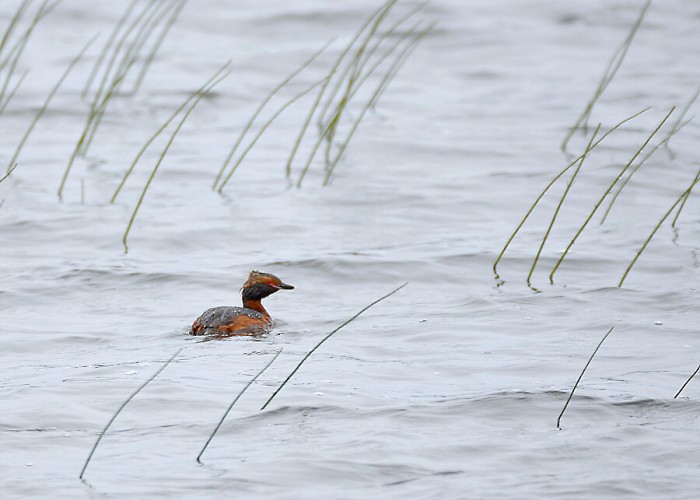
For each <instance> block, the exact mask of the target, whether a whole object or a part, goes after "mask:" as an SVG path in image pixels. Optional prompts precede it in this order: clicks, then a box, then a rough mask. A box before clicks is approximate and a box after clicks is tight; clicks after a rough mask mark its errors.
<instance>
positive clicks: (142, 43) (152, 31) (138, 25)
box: [58, 0, 186, 199]
mask: <svg viewBox="0 0 700 500" xmlns="http://www.w3.org/2000/svg"><path fill="white" fill-rule="evenodd" d="M185 2H186V0H166V1H163V2H146V3H145V5H143V7H142V8H141V9H140V10H138V9H137V6H138V4H139V3H141V2H139V1H138V0H132V1H131V3H129V5H128V6H127V8H126V10H125V11H124V14H123V15H122V17H121V18H120V19H119V21H118V22H117V24H116V26H115V27H114V30H113V31H112V33H111V34H110V36H109V38H108V39H107V41H106V43H105V45H104V47H103V48H102V51H101V53H100V55H99V57H98V58H97V60H96V62H95V65H94V66H93V68H92V71H91V72H90V75H89V76H88V78H87V80H86V82H85V86H84V88H83V91H82V96H83V98H84V99H87V100H88V102H89V109H88V113H87V118H86V122H85V125H84V127H83V129H82V131H81V133H80V136H79V138H78V140H77V142H76V144H75V147H74V148H73V153H72V154H71V156H70V159H69V160H68V164H67V165H66V168H65V170H64V173H63V177H62V178H61V182H60V185H59V187H58V197H59V199H60V198H62V197H63V191H64V188H65V186H66V181H67V180H68V176H69V174H70V171H71V168H72V166H73V163H74V162H75V159H76V158H77V157H78V156H82V157H85V156H86V155H87V153H88V150H89V148H90V146H91V144H92V142H93V139H94V137H95V134H96V133H97V130H98V128H99V126H100V124H101V123H102V119H103V117H104V115H105V113H106V111H107V107H108V105H109V103H110V102H111V100H112V98H113V97H114V96H116V95H119V94H120V93H124V94H127V95H128V94H134V93H135V92H136V91H138V89H139V88H140V86H141V83H142V81H143V79H144V77H145V75H146V72H147V71H148V68H149V67H150V65H151V63H152V61H153V59H154V57H155V54H156V52H157V51H158V49H159V48H160V46H161V44H162V42H163V40H164V39H165V36H166V35H167V33H168V31H169V30H170V28H171V27H172V26H173V24H174V23H175V20H176V19H177V17H178V15H179V14H180V12H181V10H182V8H183V7H184V5H185ZM139 63H140V66H139ZM139 67H140V69H139V70H138V72H137V74H136V75H135V76H134V77H133V79H131V80H129V76H130V74H131V73H132V72H136V69H137V68H139ZM100 74H101V78H99V83H98V84H97V86H96V88H95V89H94V90H92V89H93V84H94V83H95V81H96V80H97V79H98V78H97V77H98V76H99V75H100ZM129 82H130V83H131V88H130V90H125V89H124V87H125V85H126V83H129ZM91 91H92V96H90V92H91Z"/></svg>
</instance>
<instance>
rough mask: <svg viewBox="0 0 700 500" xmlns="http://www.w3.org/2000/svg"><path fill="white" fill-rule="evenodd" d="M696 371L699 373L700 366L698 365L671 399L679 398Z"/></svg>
mask: <svg viewBox="0 0 700 500" xmlns="http://www.w3.org/2000/svg"><path fill="white" fill-rule="evenodd" d="M698 371H700V365H698V367H697V368H696V369H695V371H694V372H693V374H692V375H691V376H690V377H688V380H686V381H685V384H683V386H682V387H681V388H680V389H678V392H677V393H676V395H675V396H673V399H676V398H677V397H678V396H680V394H681V392H683V389H685V386H686V385H688V384H689V383H690V381H691V380H693V377H694V376H695V375H697V373H698Z"/></svg>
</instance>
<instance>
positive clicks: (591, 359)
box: [557, 326, 615, 430]
mask: <svg viewBox="0 0 700 500" xmlns="http://www.w3.org/2000/svg"><path fill="white" fill-rule="evenodd" d="M614 328H615V327H614V326H611V327H610V330H608V333H606V334H605V335H604V336H603V338H602V339H600V342H598V345H597V346H596V348H595V350H594V351H593V354H591V357H590V358H588V361H586V366H584V367H583V370H581V374H580V375H579V376H578V379H576V383H575V384H574V387H573V388H572V389H571V393H570V394H569V397H568V398H567V400H566V403H564V408H562V409H561V413H560V414H559V417H557V429H559V430H561V417H563V416H564V412H565V411H566V408H567V406H569V402H570V401H571V398H573V397H574V392H575V391H576V388H577V387H578V384H579V382H581V379H582V378H583V374H584V373H586V369H587V368H588V365H590V364H591V361H593V356H595V355H596V353H597V352H598V349H600V346H602V345H603V342H605V339H607V338H608V335H610V333H611V332H612V331H613V329H614Z"/></svg>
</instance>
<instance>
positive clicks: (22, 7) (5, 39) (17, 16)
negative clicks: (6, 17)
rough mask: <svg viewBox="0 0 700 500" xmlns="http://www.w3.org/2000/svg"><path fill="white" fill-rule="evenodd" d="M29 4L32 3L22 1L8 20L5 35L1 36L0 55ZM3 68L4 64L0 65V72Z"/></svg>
mask: <svg viewBox="0 0 700 500" xmlns="http://www.w3.org/2000/svg"><path fill="white" fill-rule="evenodd" d="M31 3H32V0H24V1H23V2H22V3H21V4H20V5H19V7H18V8H17V10H16V11H15V13H14V15H13V16H12V18H11V19H10V23H9V24H8V25H7V28H6V29H5V33H4V34H3V36H2V40H0V55H2V51H3V50H5V45H6V44H7V42H8V41H9V40H10V38H11V37H12V33H13V32H14V31H15V28H16V27H17V24H18V23H19V22H20V21H21V20H22V17H23V16H24V13H25V12H26V11H27V9H28V8H29V5H30V4H31ZM3 67H4V64H3V63H0V70H2V68H3Z"/></svg>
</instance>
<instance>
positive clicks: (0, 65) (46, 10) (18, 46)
mask: <svg viewBox="0 0 700 500" xmlns="http://www.w3.org/2000/svg"><path fill="white" fill-rule="evenodd" d="M61 1H62V0H56V1H55V2H54V3H52V4H51V5H49V6H48V7H47V6H46V5H45V4H46V2H44V4H42V6H41V7H39V11H37V13H36V14H35V17H34V19H33V20H32V21H30V24H29V27H28V28H26V29H25V31H24V33H23V34H22V35H21V36H20V37H18V39H17V40H16V41H15V43H14V45H13V46H12V48H11V49H10V50H9V52H8V54H7V57H6V58H5V59H4V60H3V61H0V70H2V69H4V68H5V66H7V65H8V64H9V63H10V61H11V60H14V59H15V56H16V55H17V52H18V51H21V50H22V51H23V50H24V47H25V46H26V45H27V42H28V41H29V38H30V37H31V35H32V33H33V32H34V28H35V27H36V25H37V24H39V23H40V22H41V21H42V20H43V19H44V18H45V17H46V16H48V15H49V14H50V13H51V11H53V10H54V9H55V8H56V6H57V5H58V4H59V3H61ZM29 3H31V2H29Z"/></svg>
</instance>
